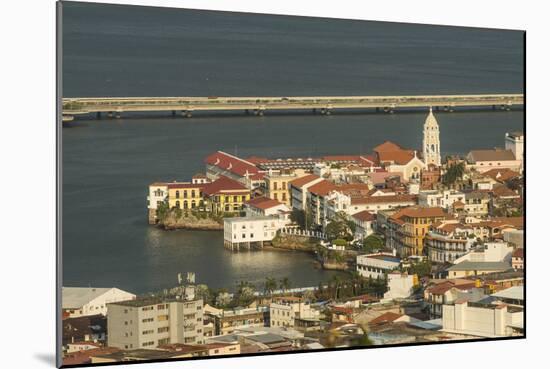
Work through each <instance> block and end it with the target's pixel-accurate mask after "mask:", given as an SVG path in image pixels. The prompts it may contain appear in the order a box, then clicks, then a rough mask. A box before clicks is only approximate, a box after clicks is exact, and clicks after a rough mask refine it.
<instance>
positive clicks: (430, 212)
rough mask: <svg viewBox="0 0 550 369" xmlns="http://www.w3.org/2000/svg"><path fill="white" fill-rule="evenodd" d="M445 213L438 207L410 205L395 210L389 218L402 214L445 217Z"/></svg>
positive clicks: (415, 216) (413, 216)
mask: <svg viewBox="0 0 550 369" xmlns="http://www.w3.org/2000/svg"><path fill="white" fill-rule="evenodd" d="M447 215H448V214H447V213H445V210H443V208H440V207H421V206H411V207H408V208H404V209H401V210H399V211H397V213H395V214H393V215H392V216H391V218H392V219H399V218H401V217H403V216H406V217H410V218H434V217H439V218H445V217H447Z"/></svg>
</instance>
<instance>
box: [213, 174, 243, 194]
mask: <svg viewBox="0 0 550 369" xmlns="http://www.w3.org/2000/svg"><path fill="white" fill-rule="evenodd" d="M203 192H204V193H205V194H207V195H213V194H218V193H225V192H231V193H249V192H250V191H249V189H248V188H246V187H245V186H244V185H243V184H242V183H240V182H237V181H235V180H233V179H231V178H227V177H225V176H220V177H219V178H218V179H216V180H215V181H214V182H212V183H208V184H206V185H205V186H204V188H203Z"/></svg>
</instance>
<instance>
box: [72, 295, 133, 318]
mask: <svg viewBox="0 0 550 369" xmlns="http://www.w3.org/2000/svg"><path fill="white" fill-rule="evenodd" d="M135 298H136V295H134V294H133V293H130V292H127V291H123V290H121V289H118V288H114V287H113V288H97V287H63V288H62V289H61V305H62V309H63V316H64V317H66V318H76V317H80V316H87V315H97V314H102V315H106V314H107V304H109V303H113V302H118V301H127V300H133V299H135Z"/></svg>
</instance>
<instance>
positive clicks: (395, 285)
mask: <svg viewBox="0 0 550 369" xmlns="http://www.w3.org/2000/svg"><path fill="white" fill-rule="evenodd" d="M414 285H415V277H414V276H413V275H408V274H405V273H403V274H402V273H399V272H393V273H390V274H388V292H386V293H385V294H384V299H383V300H382V301H390V300H394V299H406V298H408V297H410V296H411V295H412V294H413V292H414Z"/></svg>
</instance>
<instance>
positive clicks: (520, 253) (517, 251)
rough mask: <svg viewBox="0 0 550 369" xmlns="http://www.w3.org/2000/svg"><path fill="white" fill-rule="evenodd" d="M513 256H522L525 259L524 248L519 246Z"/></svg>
mask: <svg viewBox="0 0 550 369" xmlns="http://www.w3.org/2000/svg"><path fill="white" fill-rule="evenodd" d="M512 257H513V258H521V259H523V248H517V249H515V250H514V252H513V253H512Z"/></svg>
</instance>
